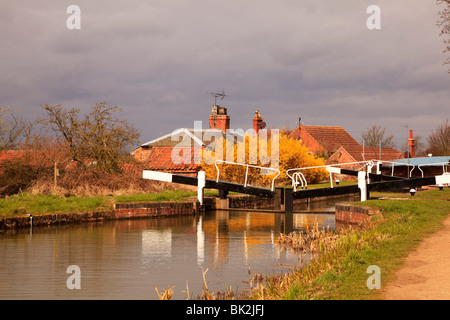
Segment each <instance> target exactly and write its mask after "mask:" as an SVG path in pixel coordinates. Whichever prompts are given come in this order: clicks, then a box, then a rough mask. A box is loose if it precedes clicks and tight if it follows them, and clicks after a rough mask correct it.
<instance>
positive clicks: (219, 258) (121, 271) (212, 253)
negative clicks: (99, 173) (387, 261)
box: [0, 204, 334, 299]
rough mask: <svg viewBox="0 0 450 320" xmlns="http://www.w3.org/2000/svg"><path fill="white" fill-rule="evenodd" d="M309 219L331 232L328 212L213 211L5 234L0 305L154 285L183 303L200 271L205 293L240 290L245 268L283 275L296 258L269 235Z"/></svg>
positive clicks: (132, 295)
mask: <svg viewBox="0 0 450 320" xmlns="http://www.w3.org/2000/svg"><path fill="white" fill-rule="evenodd" d="M310 206H311V204H310ZM322 208H323V205H322ZM315 221H317V222H318V223H319V225H320V226H323V227H330V228H331V229H333V228H334V215H333V214H332V213H330V214H308V215H306V214H293V215H292V214H291V215H285V214H273V213H261V212H245V211H242V212H241V211H217V212H208V213H206V214H204V215H199V216H182V217H171V218H160V219H140V220H126V221H112V222H104V223H89V224H82V225H67V226H54V227H48V228H47V227H37V226H35V227H33V232H32V234H30V232H29V230H24V229H22V230H10V231H7V232H4V233H1V234H0V299H157V294H156V291H155V288H154V286H157V288H158V289H159V290H161V289H164V288H170V287H172V286H175V294H174V296H173V298H174V299H185V298H186V297H187V293H186V292H183V291H186V287H187V285H188V286H189V291H190V293H191V294H190V296H191V297H192V296H193V295H194V296H195V294H200V293H201V290H202V284H203V278H202V270H206V269H208V272H207V273H206V278H207V280H208V287H209V288H210V289H211V290H213V291H216V290H222V289H225V288H226V287H228V286H231V287H232V288H233V289H240V288H244V287H246V286H248V284H246V283H245V282H243V281H245V280H248V269H249V267H250V268H251V271H252V274H253V273H262V274H273V273H278V272H280V271H287V270H290V268H292V267H293V266H294V265H295V264H296V263H297V262H298V257H297V256H296V255H295V254H294V253H293V252H291V251H286V250H282V249H281V248H280V247H279V246H278V245H277V243H276V238H277V236H278V235H279V233H280V232H284V233H288V232H290V231H292V230H301V229H305V228H307V226H308V225H311V224H312V223H314V222H315ZM70 265H77V266H79V267H80V269H81V290H69V289H68V288H67V287H66V280H67V278H68V277H69V275H68V274H67V273H66V270H67V267H68V266H70Z"/></svg>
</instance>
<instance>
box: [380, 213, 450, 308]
mask: <svg viewBox="0 0 450 320" xmlns="http://www.w3.org/2000/svg"><path fill="white" fill-rule="evenodd" d="M449 270H450V217H448V218H446V220H444V228H443V229H442V230H440V231H438V232H436V233H434V234H432V235H431V236H429V237H427V238H426V239H424V240H423V242H421V243H420V245H419V246H418V248H417V249H416V250H415V251H414V252H412V253H411V254H409V255H408V257H407V258H406V261H405V264H404V266H403V267H402V268H401V269H400V270H399V271H398V273H397V278H396V279H395V281H394V282H392V283H389V284H387V286H386V288H385V289H384V299H386V300H449V299H450V277H449V276H448V273H449Z"/></svg>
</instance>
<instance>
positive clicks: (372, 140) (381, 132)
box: [361, 125, 395, 148]
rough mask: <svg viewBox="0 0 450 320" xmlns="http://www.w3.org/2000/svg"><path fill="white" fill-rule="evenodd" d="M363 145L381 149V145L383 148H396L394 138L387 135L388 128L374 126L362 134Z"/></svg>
mask: <svg viewBox="0 0 450 320" xmlns="http://www.w3.org/2000/svg"><path fill="white" fill-rule="evenodd" d="M361 139H362V141H361V142H362V143H363V144H364V145H365V146H366V147H379V146H380V143H381V147H391V148H393V147H394V146H395V143H394V141H393V140H394V136H393V135H388V136H387V135H386V128H384V127H381V126H378V125H373V126H371V127H370V128H367V130H366V131H365V132H363V133H362V134H361Z"/></svg>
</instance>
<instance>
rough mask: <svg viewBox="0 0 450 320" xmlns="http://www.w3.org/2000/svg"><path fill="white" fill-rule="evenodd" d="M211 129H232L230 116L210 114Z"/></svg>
mask: <svg viewBox="0 0 450 320" xmlns="http://www.w3.org/2000/svg"><path fill="white" fill-rule="evenodd" d="M209 127H210V129H220V130H222V131H224V132H225V131H226V130H228V129H230V116H227V115H210V116H209Z"/></svg>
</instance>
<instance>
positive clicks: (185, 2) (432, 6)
mask: <svg viewBox="0 0 450 320" xmlns="http://www.w3.org/2000/svg"><path fill="white" fill-rule="evenodd" d="M70 5H77V6H78V7H79V8H80V15H79V17H80V29H71V28H68V23H67V22H68V20H69V22H70V23H71V22H73V21H75V20H73V13H74V12H72V11H69V13H68V12H67V8H68V7H69V6H70ZM371 5H377V6H378V7H379V8H380V12H379V13H380V14H379V18H380V19H379V20H377V21H379V22H380V29H369V28H368V26H367V20H370V21H373V20H371V19H372V18H373V17H374V16H373V12H369V13H368V12H367V8H368V7H369V6H371ZM438 11H439V7H438V6H437V5H436V2H435V0H428V1H424V0H396V1H392V0H345V1H344V0H327V1H325V0H315V1H302V0H239V1H238V0H127V1H122V0H120V1H112V0H108V1H106V0H96V1H92V0H89V1H88V0H71V1H66V0H59V1H54V0H34V1H29V0H15V1H11V0H0V46H1V50H0V74H1V77H0V107H11V108H18V109H20V110H21V114H22V116H23V117H24V118H25V119H30V120H33V119H35V118H36V117H37V116H43V115H44V112H43V109H42V106H43V105H57V104H61V105H63V106H64V107H67V108H78V109H80V110H82V112H88V110H89V108H90V107H91V106H92V105H94V104H95V103H97V102H102V101H105V102H106V103H107V104H108V105H111V106H113V105H115V106H119V107H120V108H121V109H122V110H123V111H122V113H121V114H120V116H121V117H123V118H125V119H127V120H128V121H129V122H130V123H132V124H133V125H134V126H135V127H136V128H138V129H140V131H141V142H142V143H144V142H147V141H150V140H153V139H155V138H157V137H159V136H161V135H165V134H168V133H170V132H172V131H173V130H175V129H177V128H181V127H186V128H192V127H193V126H194V121H203V124H204V128H208V116H209V114H210V113H211V106H212V105H213V104H214V98H213V97H212V95H210V94H208V93H209V92H222V90H223V91H224V92H225V94H226V96H225V98H224V99H223V100H219V101H218V104H220V105H221V106H222V107H226V108H227V109H228V115H230V118H231V127H232V128H234V129H238V128H239V129H244V130H247V129H249V128H251V127H252V120H251V119H252V117H253V115H254V112H255V110H259V111H260V112H261V116H262V117H263V118H264V121H265V122H266V123H267V129H275V128H279V129H281V128H287V129H294V128H295V127H296V126H297V125H298V121H299V118H300V117H301V121H302V123H303V124H305V125H324V126H342V127H343V128H344V129H346V130H347V131H348V132H349V133H350V134H351V135H352V136H353V137H354V138H355V139H356V140H358V141H360V140H361V139H360V137H361V133H362V132H363V131H364V130H366V129H367V128H368V127H370V126H372V125H380V126H382V127H385V128H386V132H387V134H393V135H394V137H395V141H396V142H397V143H398V145H402V144H404V143H406V139H407V138H408V134H409V131H408V130H413V132H414V135H420V136H422V137H423V138H424V139H425V140H426V138H427V137H428V135H429V134H430V133H431V132H432V130H433V129H435V128H436V127H437V126H438V125H439V124H440V123H442V121H443V120H445V119H446V118H450V117H449V114H450V112H449V110H450V90H449V88H450V86H449V85H450V74H448V72H447V69H448V66H446V65H443V64H442V63H443V61H444V60H445V58H446V56H445V54H444V53H443V52H442V51H443V49H444V44H443V38H442V37H440V36H439V28H438V27H437V26H436V22H437V20H438ZM70 23H69V25H70Z"/></svg>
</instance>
